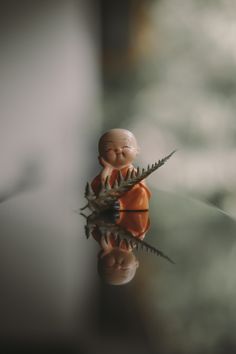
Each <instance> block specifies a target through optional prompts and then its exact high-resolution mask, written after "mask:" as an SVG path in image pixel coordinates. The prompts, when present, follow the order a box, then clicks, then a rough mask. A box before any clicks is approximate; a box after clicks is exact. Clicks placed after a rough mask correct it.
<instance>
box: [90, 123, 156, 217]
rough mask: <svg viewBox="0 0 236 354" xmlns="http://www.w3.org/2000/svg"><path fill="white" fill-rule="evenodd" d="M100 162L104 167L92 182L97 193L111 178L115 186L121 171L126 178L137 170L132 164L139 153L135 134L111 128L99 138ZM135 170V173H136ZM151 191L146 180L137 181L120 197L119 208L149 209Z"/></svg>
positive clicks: (111, 182) (111, 183)
mask: <svg viewBox="0 0 236 354" xmlns="http://www.w3.org/2000/svg"><path fill="white" fill-rule="evenodd" d="M98 149H99V157H98V159H99V162H100V163H101V165H102V167H103V169H102V171H101V173H100V174H99V175H98V176H97V177H95V179H94V180H93V182H92V189H93V191H94V192H95V194H98V192H99V191H100V189H101V184H102V183H105V181H106V178H107V177H108V178H109V182H110V185H111V186H113V185H114V183H115V181H116V180H117V177H118V171H120V173H121V175H122V177H123V178H124V177H125V176H126V175H127V173H130V176H131V174H132V172H133V171H134V172H135V173H136V172H137V171H136V170H135V169H134V166H133V165H132V162H133V161H134V159H135V157H136V155H137V153H138V150H139V149H138V145H137V141H136V139H135V136H134V135H133V134H132V133H131V132H130V131H128V130H125V129H111V130H109V131H108V132H106V133H105V134H103V135H102V137H101V138H100V140H99V144H98ZM134 172H133V173H134ZM150 196H151V192H150V191H149V189H148V187H147V186H146V184H145V182H144V181H141V182H139V183H137V184H136V185H135V186H134V187H133V188H132V189H131V190H129V191H127V192H126V193H125V194H124V195H123V196H121V197H120V198H119V210H120V211H121V210H148V202H149V199H150Z"/></svg>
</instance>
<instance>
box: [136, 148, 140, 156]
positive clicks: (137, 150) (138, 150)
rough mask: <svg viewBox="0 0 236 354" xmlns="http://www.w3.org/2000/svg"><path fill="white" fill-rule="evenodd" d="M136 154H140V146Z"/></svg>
mask: <svg viewBox="0 0 236 354" xmlns="http://www.w3.org/2000/svg"><path fill="white" fill-rule="evenodd" d="M136 152H137V155H138V154H140V147H139V146H137V149H136Z"/></svg>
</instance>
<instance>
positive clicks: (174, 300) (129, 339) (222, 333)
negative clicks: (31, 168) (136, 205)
mask: <svg viewBox="0 0 236 354" xmlns="http://www.w3.org/2000/svg"><path fill="white" fill-rule="evenodd" d="M18 202H20V198H19V200H18ZM83 204H84V200H83V199H82V198H81V200H80V203H79V205H80V206H83ZM8 208H9V207H7V206H6V204H3V205H2V208H1V219H2V220H4V217H5V224H3V223H2V228H3V231H4V230H5V231H4V232H5V233H6V230H8V238H7V237H5V238H4V237H3V241H4V242H3V245H5V246H7V247H6V248H5V249H6V251H5V257H2V263H3V265H2V269H1V275H2V290H3V291H2V293H3V300H4V301H3V303H2V304H3V306H2V315H3V316H2V319H1V343H2V348H3V349H4V350H5V351H4V352H9V353H16V352H17V353H18V352H21V350H22V351H24V352H32V350H33V352H36V353H37V352H40V353H41V352H42V353H47V352H52V351H53V352H54V353H61V352H62V353H91V354H93V353H98V352H99V353H100V352H102V353H111V352H112V353H114V354H115V353H121V352H122V353H164V354H165V353H214V354H216V353H233V352H235V350H236V340H235V335H234V332H235V330H234V329H235V326H236V319H235V309H236V300H235V299H236V297H235V292H236V281H235V274H234V267H235V259H236V257H235V256H236V236H235V235H236V232H235V231H236V223H235V220H233V219H232V218H230V217H229V216H227V215H226V214H224V213H223V212H221V211H220V210H218V209H216V208H214V207H212V206H210V205H206V204H204V203H202V202H199V201H196V200H193V199H190V198H188V197H184V196H180V195H177V194H173V193H169V192H164V191H160V190H157V191H152V198H151V204H150V210H149V215H148V216H149V218H150V225H149V224H148V227H147V228H146V229H145V230H142V235H143V237H141V238H140V244H138V245H136V246H135V247H134V249H133V251H132V252H133V254H134V256H135V259H136V260H137V264H138V266H137V269H136V272H135V274H134V277H133V279H132V280H131V281H129V282H128V283H126V284H124V285H118V286H117V285H116V286H114V285H110V284H107V282H106V281H104V279H102V278H101V276H99V272H98V263H99V254H100V252H101V246H100V243H99V242H98V241H99V240H98V239H96V235H93V236H92V237H88V235H87V237H86V230H85V228H84V227H85V225H86V223H87V221H86V219H85V218H84V217H83V216H81V215H78V214H76V213H74V212H70V213H69V216H68V219H67V221H68V224H69V223H71V224H73V227H72V229H73V232H72V234H73V237H71V236H68V235H70V232H69V231H68V230H70V228H69V229H68V230H67V233H66V229H63V230H62V231H63V234H65V237H64V238H61V237H56V235H55V233H51V234H50V233H49V230H47V232H45V233H44V234H43V230H42V229H41V230H40V232H41V238H40V237H38V235H36V236H35V237H34V236H32V235H31V236H30V237H31V238H32V237H33V242H31V243H30V245H28V246H27V247H28V248H27V247H26V246H25V247H24V246H22V243H21V242H20V241H19V239H18V244H17V245H18V246H17V248H16V250H15V258H14V262H9V261H8V262H7V261H6V259H9V255H11V256H12V249H13V246H12V244H10V240H11V242H12V239H10V240H9V235H10V231H9V230H10V226H9V225H7V222H6V215H7V213H9V209H8ZM4 213H5V214H4ZM87 214H88V213H87ZM4 215H5V216H4ZM117 218H118V217H117ZM127 219H128V220H129V222H130V224H129V225H132V223H134V222H135V221H134V219H132V215H131V214H129V215H128V213H127ZM145 220H146V221H147V218H146V219H145ZM109 222H110V223H111V224H112V225H113V226H114V225H116V219H114V220H112V221H111V220H110V219H109ZM100 226H101V225H100ZM15 227H16V225H15ZM21 227H22V224H21ZM102 227H104V225H102ZM135 227H136V226H135ZM123 231H124V228H123ZM4 232H3V235H4ZM19 234H20V235H21V236H22V235H23V234H24V233H23V231H21V232H20V233H19ZM126 235H127V234H126ZM22 237H23V236H22ZM142 239H143V240H142ZM27 240H28V241H27V242H29V238H28V239H27ZM27 242H26V239H25V244H26V243H27ZM129 242H130V239H129ZM142 242H143V245H142ZM23 245H24V243H23ZM42 245H44V246H42ZM14 247H15V246H14ZM22 247H23V249H24V251H22ZM29 247H30V249H29ZM151 247H152V248H154V249H155V250H157V251H159V252H161V255H158V252H152V251H150V248H151ZM148 248H149V249H148ZM14 249H15V248H14ZM26 250H28V252H26ZM148 251H149V252H148ZM55 253H56V254H57V258H55V257H54V255H55ZM162 253H163V254H164V255H166V256H168V257H169V258H170V259H171V260H173V261H174V263H175V264H172V263H171V262H169V261H168V259H166V258H164V257H162ZM17 254H18V257H20V261H21V262H22V259H23V258H24V264H22V267H23V270H22V271H21V269H20V268H19V264H21V263H19V262H20V261H19V262H18V261H17V257H16V255H17ZM38 269H40V270H38ZM13 270H14V271H13ZM19 275H21V278H20V277H19ZM26 275H27V276H26ZM9 284H10V285H9ZM4 289H5V290H4ZM45 289H46V290H45ZM23 290H24V291H23ZM62 295H63V297H62ZM4 296H5V297H4ZM24 329H25V330H24Z"/></svg>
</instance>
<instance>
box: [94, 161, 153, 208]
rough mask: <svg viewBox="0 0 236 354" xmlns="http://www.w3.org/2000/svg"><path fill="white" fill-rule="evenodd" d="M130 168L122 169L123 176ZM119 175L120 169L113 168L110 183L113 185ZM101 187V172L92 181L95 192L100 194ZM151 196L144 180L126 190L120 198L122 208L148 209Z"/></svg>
mask: <svg viewBox="0 0 236 354" xmlns="http://www.w3.org/2000/svg"><path fill="white" fill-rule="evenodd" d="M127 171H128V168H127V167H125V168H123V169H122V170H121V173H122V175H123V176H125V175H126V173H127ZM117 176H118V170H113V171H112V174H111V177H110V183H111V186H113V184H114V182H115V180H116V178H117ZM100 188H101V175H100V174H99V175H98V176H97V177H95V178H94V180H93V181H92V189H93V191H94V193H95V194H98V192H99V190H100ZM150 197H151V192H150V190H149V189H148V187H147V186H146V185H145V183H144V182H140V183H138V184H136V185H135V186H134V187H133V188H132V189H131V190H129V191H128V192H125V193H124V195H123V196H122V197H121V198H119V202H120V210H148V208H149V203H148V202H149V199H150Z"/></svg>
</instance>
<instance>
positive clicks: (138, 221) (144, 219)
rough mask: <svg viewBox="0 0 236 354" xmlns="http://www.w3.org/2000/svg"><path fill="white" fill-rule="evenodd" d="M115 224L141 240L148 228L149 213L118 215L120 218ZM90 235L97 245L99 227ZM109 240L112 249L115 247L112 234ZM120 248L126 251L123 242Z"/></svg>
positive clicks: (99, 238)
mask: <svg viewBox="0 0 236 354" xmlns="http://www.w3.org/2000/svg"><path fill="white" fill-rule="evenodd" d="M116 224H117V225H119V226H121V228H122V229H125V230H127V231H129V232H130V233H131V234H132V236H134V237H137V238H139V239H141V240H143V239H144V237H145V234H146V232H147V231H148V229H149V227H150V219H149V213H148V212H138V211H136V212H133V213H132V212H128V213H125V212H124V213H120V217H119V219H118V220H117V221H116ZM92 235H93V237H94V239H95V240H96V241H98V243H100V240H101V236H102V234H101V231H100V229H99V226H96V227H95V228H94V229H93V231H92ZM109 238H110V242H111V245H112V246H113V247H117V245H116V241H115V237H114V235H113V234H112V233H111V234H110V236H109ZM120 247H121V248H123V249H127V245H126V243H125V242H122V243H121V245H120Z"/></svg>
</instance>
